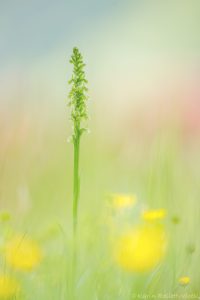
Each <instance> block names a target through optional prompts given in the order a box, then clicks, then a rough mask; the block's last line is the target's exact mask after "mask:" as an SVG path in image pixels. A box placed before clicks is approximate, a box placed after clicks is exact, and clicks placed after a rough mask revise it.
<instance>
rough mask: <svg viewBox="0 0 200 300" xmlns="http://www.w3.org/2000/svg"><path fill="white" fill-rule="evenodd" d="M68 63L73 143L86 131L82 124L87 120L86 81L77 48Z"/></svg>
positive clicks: (83, 65)
mask: <svg viewBox="0 0 200 300" xmlns="http://www.w3.org/2000/svg"><path fill="white" fill-rule="evenodd" d="M70 63H71V64H72V65H73V74H72V78H71V79H70V80H69V84H70V85H71V90H70V93H69V99H70V101H69V106H70V108H71V120H72V124H73V133H72V139H73V142H75V141H76V140H77V139H78V138H79V137H80V136H81V134H82V133H83V132H84V131H85V130H86V128H85V127H83V124H82V122H83V121H85V120H87V119H88V112H87V100H88V94H87V92H88V88H87V82H88V81H87V80H86V77H85V71H84V68H85V64H84V62H83V57H82V54H81V53H80V52H79V50H78V48H74V49H73V54H72V56H71V59H70Z"/></svg>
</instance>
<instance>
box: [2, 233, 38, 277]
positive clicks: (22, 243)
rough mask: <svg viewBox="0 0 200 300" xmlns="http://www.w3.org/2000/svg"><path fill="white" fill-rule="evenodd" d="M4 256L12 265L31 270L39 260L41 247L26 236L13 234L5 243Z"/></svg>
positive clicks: (19, 268) (23, 269)
mask: <svg viewBox="0 0 200 300" xmlns="http://www.w3.org/2000/svg"><path fill="white" fill-rule="evenodd" d="M5 257H6V261H7V263H8V264H10V265H11V266H12V267H14V268H16V269H18V270H22V271H31V270H32V269H34V268H35V267H36V266H37V265H38V264H39V263H40V261H41V257H42V254H41V249H40V248H39V246H38V244H37V243H36V242H35V241H33V240H31V239H29V238H27V237H26V236H21V235H18V236H15V237H13V238H12V239H11V240H10V241H9V242H8V243H7V245H6V248H5Z"/></svg>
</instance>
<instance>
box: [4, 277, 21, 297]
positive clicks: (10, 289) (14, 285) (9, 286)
mask: <svg viewBox="0 0 200 300" xmlns="http://www.w3.org/2000/svg"><path fill="white" fill-rule="evenodd" d="M19 291H20V285H19V283H18V282H17V281H16V280H15V279H13V278H11V277H8V276H6V275H0V299H11V298H12V297H14V296H15V295H16V294H18V292H19Z"/></svg>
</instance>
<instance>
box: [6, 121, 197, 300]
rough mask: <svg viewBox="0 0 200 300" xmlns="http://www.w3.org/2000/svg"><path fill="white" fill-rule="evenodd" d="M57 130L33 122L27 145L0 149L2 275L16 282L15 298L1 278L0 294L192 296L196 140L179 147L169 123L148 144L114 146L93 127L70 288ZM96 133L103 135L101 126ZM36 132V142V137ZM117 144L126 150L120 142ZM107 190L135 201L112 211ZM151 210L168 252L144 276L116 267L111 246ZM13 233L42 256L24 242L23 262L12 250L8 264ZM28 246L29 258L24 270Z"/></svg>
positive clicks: (111, 298)
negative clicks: (162, 233)
mask: <svg viewBox="0 0 200 300" xmlns="http://www.w3.org/2000/svg"><path fill="white" fill-rule="evenodd" d="M40 125H41V124H40ZM62 125H63V124H59V122H58V123H57V124H56V125H54V126H52V129H53V130H52V131H51V130H50V129H49V128H47V129H46V131H45V132H42V133H41V131H40V130H39V125H38V128H36V129H35V131H33V132H32V135H31V134H30V135H29V137H28V139H27V140H26V143H25V144H23V141H22V140H21V137H20V135H19V136H17V137H16V139H15V140H14V141H13V142H12V143H11V144H9V145H7V149H6V152H5V153H4V156H3V154H2V153H1V155H2V158H4V164H3V163H2V168H1V183H2V185H1V195H0V197H1V208H2V212H1V216H0V246H1V256H0V271H1V272H0V275H1V276H8V277H9V278H14V279H15V280H16V281H17V283H18V284H19V286H20V290H19V292H18V293H17V294H16V295H12V296H5V295H6V292H5V279H4V281H2V284H1V280H0V295H1V298H2V299H6V298H7V299H9V298H10V299H18V300H36V299H37V300H47V299H48V300H58V299H60V300H66V299H67V300H68V299H70V300H71V299H73V300H74V297H75V296H74V291H73V289H74V287H75V290H76V299H78V300H90V299H91V300H97V299H98V300H131V299H142V297H143V299H144V297H145V295H146V298H147V297H148V296H149V297H150V296H151V295H152V296H155V297H154V299H163V298H165V299H170V297H172V295H173V294H174V295H176V296H175V298H176V299H181V298H182V296H184V295H186V299H191V297H192V296H191V295H192V294H193V295H194V297H195V295H196V296H199V293H200V288H199V278H200V274H199V273H200V271H199V269H200V268H199V246H200V240H199V234H198V228H199V225H200V221H199V210H200V204H199V192H200V186H199V176H200V168H199V162H200V161H199V153H198V149H199V145H198V143H196V142H195V141H193V142H191V143H188V144H185V140H184V139H183V135H182V133H181V132H180V131H179V130H177V128H176V127H175V126H174V127H173V128H171V127H170V126H168V127H166V128H164V129H163V130H162V131H161V132H156V133H155V135H154V137H152V138H151V139H147V140H146V139H140V138H137V137H132V136H130V137H129V139H128V141H129V143H128V144H127V141H126V146H124V147H120V148H118V147H116V145H115V144H114V143H112V142H111V143H108V142H107V141H108V139H105V141H103V142H102V139H101V137H100V135H99V136H98V134H97V133H96V132H97V131H95V122H92V121H91V126H92V128H93V131H92V133H91V134H90V135H89V136H86V137H85V138H84V139H83V143H82V151H81V178H82V189H81V201H80V203H79V205H80V207H79V211H80V213H79V223H78V230H77V236H76V238H77V262H76V280H75V283H74V278H72V268H73V265H72V260H73V250H74V244H73V220H72V213H71V211H72V210H73V208H72V199H73V188H72V186H73V173H72V169H73V160H72V157H73V151H72V149H71V148H72V147H70V145H69V144H68V145H67V143H66V140H65V139H64V138H63V136H66V132H65V128H64V126H62ZM102 132H104V134H105V135H106V128H105V127H104V125H103V124H102ZM36 133H37V134H36ZM40 135H41V137H42V138H41V139H39V140H40V141H42V142H40V143H39V145H38V143H35V140H37V139H38V136H40ZM107 138H108V137H107ZM1 142H2V143H4V140H3V139H2V141H1ZM119 142H121V143H122V144H125V143H124V142H125V140H120V141H119ZM133 145H134V146H133ZM129 149H131V155H130V152H129ZM66 152H67V157H66ZM1 161H2V162H3V160H1ZM113 194H114V195H120V196H121V197H122V196H123V195H124V194H125V195H128V196H130V197H132V195H135V196H134V197H136V198H137V202H136V203H135V205H133V206H131V205H130V207H129V206H128V205H127V203H128V202H127V201H125V202H126V205H127V206H128V207H125V208H123V207H122V208H121V209H119V207H118V208H117V209H116V207H113V206H112V205H113V204H112V203H113V202H112V197H113ZM66 199H67V201H66ZM120 203H122V205H121V204H120V205H119V206H123V201H122V202H120ZM157 209H164V210H165V211H166V216H165V217H163V218H161V220H157V221H156V222H159V224H161V225H162V227H164V228H165V233H166V238H167V247H166V252H165V254H164V256H163V257H162V259H161V260H160V261H159V263H158V264H156V266H155V267H152V268H150V270H148V271H145V272H139V271H135V270H128V271H127V270H126V269H124V266H123V262H122V264H121V265H120V264H119V263H117V262H116V260H115V256H114V252H115V250H116V248H115V247H117V246H115V245H116V244H115V240H117V239H118V238H119V237H120V236H121V234H122V235H123V232H124V231H126V229H127V228H128V229H129V228H130V227H131V228H132V227H133V228H135V226H136V225H138V224H139V226H140V224H143V220H142V212H144V211H146V210H147V211H149V210H157ZM158 215H159V214H158ZM150 216H151V215H150ZM158 219H159V218H158ZM153 226H154V225H153ZM18 234H20V235H22V236H23V238H21V240H22V241H23V240H25V241H26V240H29V239H31V240H33V241H34V243H36V244H37V247H38V248H39V249H40V251H41V258H40V259H37V258H38V255H36V253H37V251H36V252H35V251H33V248H32V246H30V244H28V245H27V244H26V247H25V246H23V247H25V250H23V251H24V252H23V253H24V254H23V253H22V254H23V255H24V258H23V256H22V258H23V259H22V258H21V256H20V255H17V256H16V255H15V254H13V255H11V256H12V257H11V258H12V259H14V262H15V263H14V265H13V260H11V263H10V262H9V261H7V260H6V255H5V251H7V250H6V249H7V247H8V245H7V243H8V242H9V241H10V240H11V239H12V238H13V237H15V236H16V235H18ZM149 243H150V242H149ZM22 245H23V242H22ZM22 245H21V246H22ZM31 245H32V244H31ZM156 245H157V244H156ZM150 246H151V245H150ZM12 247H13V246H12ZM19 247H20V246H19ZM30 248H31V249H32V250H31V258H30V257H29V259H28V267H27V264H26V265H25V267H24V261H25V257H26V256H27V253H30V252H29V249H30ZM113 248H114V249H113ZM15 252H16V253H17V250H16V251H15ZM20 253H21V252H20ZM16 259H17V261H16ZM133 269H134V265H133ZM186 277H188V278H190V282H189V283H188V282H187V278H186ZM184 278H185V279H184ZM74 284H75V285H74ZM8 288H10V289H11V285H9V284H8ZM1 289H2V291H4V295H3V292H2V294H1ZM181 295H182V296H181Z"/></svg>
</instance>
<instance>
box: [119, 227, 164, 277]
mask: <svg viewBox="0 0 200 300" xmlns="http://www.w3.org/2000/svg"><path fill="white" fill-rule="evenodd" d="M166 244H167V238H166V234H165V230H164V228H163V227H161V226H155V225H154V226H147V225H141V226H138V227H136V228H134V229H132V230H129V231H128V232H126V233H125V234H123V235H122V236H121V237H119V239H118V240H117V242H116V243H115V245H114V257H115V260H116V262H117V264H118V265H119V266H120V267H122V268H123V269H124V270H126V271H132V272H147V271H150V270H152V269H153V268H155V267H156V266H157V265H158V264H159V263H160V261H161V260H162V258H163V257H164V255H165V252H166Z"/></svg>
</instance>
